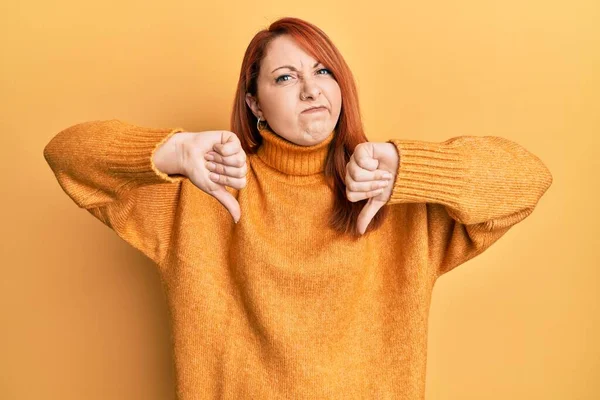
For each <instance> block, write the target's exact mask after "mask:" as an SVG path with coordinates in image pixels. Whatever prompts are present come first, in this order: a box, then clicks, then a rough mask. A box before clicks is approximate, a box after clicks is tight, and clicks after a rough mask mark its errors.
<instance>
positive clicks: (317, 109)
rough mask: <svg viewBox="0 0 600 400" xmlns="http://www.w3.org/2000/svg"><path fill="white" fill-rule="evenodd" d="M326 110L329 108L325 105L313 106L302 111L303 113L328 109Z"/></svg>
mask: <svg viewBox="0 0 600 400" xmlns="http://www.w3.org/2000/svg"><path fill="white" fill-rule="evenodd" d="M326 110H327V108H325V107H324V106H319V107H311V108H308V109H306V110H304V111H302V114H305V113H314V112H319V111H326Z"/></svg>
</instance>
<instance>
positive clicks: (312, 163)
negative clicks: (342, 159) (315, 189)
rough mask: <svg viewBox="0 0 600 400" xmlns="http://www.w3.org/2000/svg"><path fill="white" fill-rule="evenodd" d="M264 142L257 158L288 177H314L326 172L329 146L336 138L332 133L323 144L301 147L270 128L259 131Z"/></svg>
mask: <svg viewBox="0 0 600 400" xmlns="http://www.w3.org/2000/svg"><path fill="white" fill-rule="evenodd" d="M259 133H260V135H261V136H262V138H263V142H262V144H261V145H260V147H259V148H258V150H257V153H256V154H257V156H258V157H259V158H260V159H261V160H262V161H263V162H264V163H265V164H267V165H269V166H270V167H272V168H274V169H276V170H278V171H280V172H282V173H284V174H288V175H313V174H318V173H321V172H323V171H324V170H325V161H326V160H327V154H328V153H329V144H330V143H331V141H332V140H333V138H334V136H335V130H334V131H332V132H330V133H329V135H328V136H327V138H325V140H323V141H322V142H321V143H317V144H315V145H312V146H301V145H298V144H295V143H292V142H290V141H289V140H287V139H284V138H283V137H281V136H279V135H278V134H276V133H275V132H273V131H272V130H271V129H270V127H268V126H267V127H266V128H264V129H261V130H260V131H259Z"/></svg>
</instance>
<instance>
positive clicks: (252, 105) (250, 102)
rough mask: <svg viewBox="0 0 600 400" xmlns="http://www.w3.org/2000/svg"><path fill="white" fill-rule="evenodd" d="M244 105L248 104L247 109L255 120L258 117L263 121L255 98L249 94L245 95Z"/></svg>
mask: <svg viewBox="0 0 600 400" xmlns="http://www.w3.org/2000/svg"><path fill="white" fill-rule="evenodd" d="M246 104H248V107H250V109H251V110H252V112H253V113H254V115H255V116H256V118H258V117H260V119H262V120H263V121H264V115H263V113H262V111H261V109H260V106H259V105H258V101H256V97H254V96H252V95H251V94H250V93H246Z"/></svg>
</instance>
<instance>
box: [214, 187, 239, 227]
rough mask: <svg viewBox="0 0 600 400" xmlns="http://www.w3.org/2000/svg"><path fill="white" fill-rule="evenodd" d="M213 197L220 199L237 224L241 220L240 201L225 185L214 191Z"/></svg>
mask: <svg viewBox="0 0 600 400" xmlns="http://www.w3.org/2000/svg"><path fill="white" fill-rule="evenodd" d="M212 195H213V197H214V198H216V199H217V200H219V203H221V204H223V206H225V208H226V209H227V211H229V214H231V216H232V217H233V220H234V221H235V223H236V224H237V223H238V221H239V220H240V216H241V211H240V203H238V201H237V200H236V198H235V197H233V195H232V194H231V193H229V192H228V191H227V190H226V189H225V187H223V186H220V187H219V188H218V189H216V190H215V191H214V192H213V193H212Z"/></svg>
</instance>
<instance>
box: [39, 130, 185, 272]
mask: <svg viewBox="0 0 600 400" xmlns="http://www.w3.org/2000/svg"><path fill="white" fill-rule="evenodd" d="M183 131H184V129H183V128H175V129H169V128H166V129H159V128H146V127H141V126H136V125H132V124H128V123H125V122H122V121H119V120H110V121H88V122H83V123H79V124H76V125H73V126H71V127H69V128H67V129H64V130H62V131H61V132H59V133H58V134H56V135H55V136H54V137H53V138H52V140H51V141H50V142H49V143H48V144H47V145H46V146H45V148H44V158H45V159H46V161H47V163H48V164H49V166H50V168H51V169H52V171H53V172H54V174H55V176H56V179H57V180H58V183H59V184H60V186H61V187H62V189H63V190H64V191H65V193H66V194H67V195H68V196H69V197H70V198H71V199H72V200H73V201H74V202H75V203H76V204H77V205H78V206H79V207H81V208H84V209H86V210H87V211H89V212H90V213H91V214H92V215H94V216H95V217H96V218H98V219H99V220H100V221H101V222H102V223H104V224H105V225H107V226H108V227H109V228H111V229H113V230H114V231H115V232H116V233H117V234H118V235H119V236H120V237H121V238H123V239H124V240H125V241H127V242H128V243H130V244H131V245H133V246H134V247H136V248H137V249H138V250H140V251H142V252H143V253H144V254H145V255H146V256H148V257H150V258H151V259H152V260H153V261H155V262H156V263H160V261H161V260H162V258H163V257H164V256H165V255H166V250H167V249H168V242H169V239H170V237H171V229H172V223H173V217H174V213H175V208H176V205H177V202H178V199H179V193H180V187H181V182H182V180H184V179H185V176H184V175H180V174H177V173H175V174H172V175H168V172H176V171H177V167H176V165H177V162H175V161H173V160H172V157H173V155H174V154H175V150H174V149H175V147H176V141H177V139H176V136H177V135H176V134H177V133H178V132H183ZM163 145H164V146H163ZM158 149H160V152H159V151H157V150H158ZM155 156H156V157H155ZM169 156H170V157H169ZM169 160H170V161H169ZM155 161H157V162H158V164H159V165H160V166H161V168H164V169H165V171H164V172H163V171H161V170H159V169H158V168H157V166H156V165H155V163H154V162H155Z"/></svg>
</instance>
